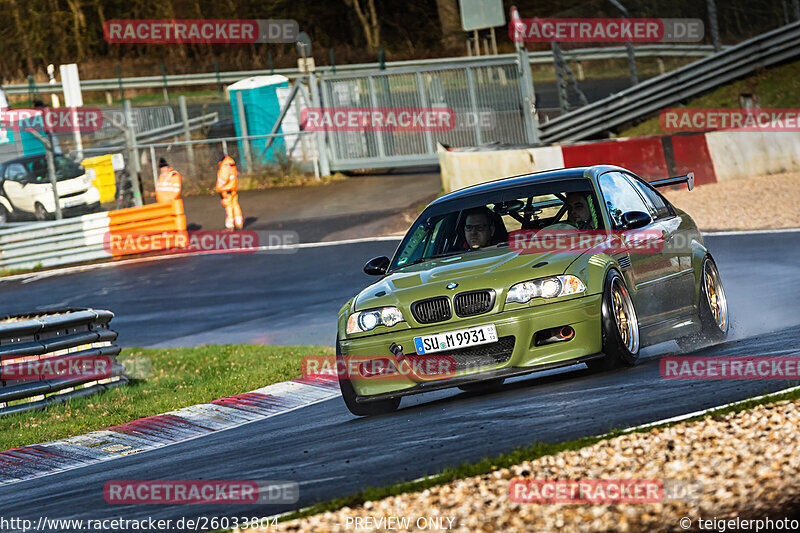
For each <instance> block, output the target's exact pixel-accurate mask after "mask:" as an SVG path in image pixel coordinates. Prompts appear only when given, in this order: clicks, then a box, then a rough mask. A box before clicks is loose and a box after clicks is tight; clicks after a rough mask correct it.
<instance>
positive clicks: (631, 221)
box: [622, 211, 653, 229]
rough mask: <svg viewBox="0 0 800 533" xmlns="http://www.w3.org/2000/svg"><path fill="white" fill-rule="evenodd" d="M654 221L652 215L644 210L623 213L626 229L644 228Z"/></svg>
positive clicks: (623, 223)
mask: <svg viewBox="0 0 800 533" xmlns="http://www.w3.org/2000/svg"><path fill="white" fill-rule="evenodd" d="M652 221H653V219H652V217H651V216H650V215H648V214H647V213H645V212H644V211H628V212H627V213H625V214H624V215H622V225H623V227H624V228H625V229H636V228H642V227H644V226H646V225H648V224H650V223H651V222H652Z"/></svg>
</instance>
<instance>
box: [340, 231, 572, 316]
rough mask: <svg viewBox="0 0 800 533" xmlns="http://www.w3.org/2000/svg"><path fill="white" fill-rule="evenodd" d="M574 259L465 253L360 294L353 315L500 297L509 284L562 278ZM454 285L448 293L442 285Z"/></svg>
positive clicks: (558, 254) (502, 251) (552, 255)
mask: <svg viewBox="0 0 800 533" xmlns="http://www.w3.org/2000/svg"><path fill="white" fill-rule="evenodd" d="M580 255H581V254H580V253H565V252H543V253H518V252H513V251H510V250H509V249H508V248H506V247H503V248H499V249H498V248H493V249H487V250H479V251H471V252H465V253H463V254H457V255H450V256H447V257H441V258H438V259H432V260H430V261H426V262H424V263H419V264H417V265H411V266H409V267H406V268H402V269H400V270H398V271H396V272H394V273H392V274H389V275H387V276H386V277H384V278H383V279H382V280H380V281H379V282H377V283H374V284H372V285H370V286H369V287H367V288H366V289H364V290H363V291H361V292H360V293H359V294H358V296H356V299H355V301H354V308H353V309H354V310H356V311H361V310H364V309H370V308H373V307H381V306H386V305H394V306H398V307H401V308H407V307H408V305H410V304H411V302H414V301H416V300H419V299H421V298H430V297H433V296H439V295H450V294H455V293H459V292H464V291H469V290H476V289H487V288H491V289H494V290H495V292H497V293H498V296H499V295H500V294H501V293H504V292H505V291H506V290H508V288H509V287H510V286H511V285H513V284H514V283H519V282H520V281H526V280H529V279H536V278H541V277H546V276H555V275H559V274H563V273H564V272H565V271H566V269H567V267H568V266H569V265H570V264H571V263H572V262H573V261H575V259H576V258H577V257H578V256H580ZM452 283H456V284H458V285H457V286H456V287H454V288H453V289H452V290H448V289H447V285H448V284H452Z"/></svg>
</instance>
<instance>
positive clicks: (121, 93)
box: [117, 65, 125, 102]
mask: <svg viewBox="0 0 800 533" xmlns="http://www.w3.org/2000/svg"><path fill="white" fill-rule="evenodd" d="M117 80H119V99H120V100H122V101H123V102H124V101H125V89H124V88H123V87H122V69H121V68H120V67H119V65H117Z"/></svg>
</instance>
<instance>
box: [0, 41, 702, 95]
mask: <svg viewBox="0 0 800 533" xmlns="http://www.w3.org/2000/svg"><path fill="white" fill-rule="evenodd" d="M563 53H564V57H565V58H566V59H568V60H570V61H593V60H603V59H624V58H627V57H628V56H627V53H626V50H625V47H624V46H608V47H598V48H575V49H572V50H564V51H563ZM634 53H635V55H636V57H705V56H708V55H711V54H713V53H714V47H713V46H711V45H678V44H645V45H636V46H635V47H634ZM528 54H529V56H530V61H531V64H546V63H552V62H553V53H552V52H550V51H544V52H529V53H528ZM514 57H516V54H500V55H496V56H478V57H446V58H440V59H413V60H408V61H392V62H388V63H385V64H384V66H385V68H386V69H393V68H398V67H421V66H426V65H444V64H453V65H455V66H458V65H459V64H461V63H462V62H469V61H476V60H480V59H482V58H489V59H497V58H501V59H509V58H514ZM380 68H381V64H380V63H356V64H352V65H337V66H336V67H331V66H317V68H316V72H317V73H318V74H325V75H328V74H332V73H334V72H336V73H339V72H354V71H369V70H378V69H380ZM269 74H282V75H284V76H286V77H288V78H298V77H301V76H304V75H305V74H304V73H302V72H300V71H298V70H297V69H294V68H279V69H260V70H240V71H231V72H220V73H216V72H205V73H198V74H171V75H167V76H166V77H165V76H141V77H136V78H122V79H121V80H120V79H119V78H105V79H98V80H81V90H82V91H113V90H118V89H119V86H120V82H121V83H122V86H123V87H124V88H126V89H152V88H159V87H164V84H165V79H166V85H167V86H169V87H188V86H193V85H214V84H216V83H218V82H219V83H233V82H236V81H239V80H242V79H245V78H250V77H252V76H266V75H269ZM2 88H3V91H5V92H6V94H28V93H29V92H30V91H31V90H33V89H35V90H36V91H38V92H40V93H54V92H55V93H60V92H63V88H62V87H61V84H60V83H53V84H50V83H43V84H34V85H33V86H31V85H28V84H27V83H20V84H13V85H4V86H3V87H2Z"/></svg>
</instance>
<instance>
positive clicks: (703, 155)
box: [439, 131, 800, 192]
mask: <svg viewBox="0 0 800 533" xmlns="http://www.w3.org/2000/svg"><path fill="white" fill-rule="evenodd" d="M439 163H440V165H441V172H442V184H443V185H444V190H445V191H448V192H449V191H454V190H456V189H460V188H463V187H467V186H470V185H475V184H477V183H483V182H486V181H491V180H495V179H500V178H505V177H509V176H516V175H519V174H524V173H528V172H537V171H542V170H551V169H556V168H565V167H578V166H589V165H599V164H612V165H618V166H621V167H624V168H627V169H630V170H632V171H633V172H635V173H636V174H638V175H640V176H642V177H643V178H645V179H646V180H654V179H659V178H665V177H667V176H679V175H682V174H686V173H687V172H690V171H691V172H694V173H695V184H696V185H705V184H708V183H715V182H717V181H727V180H734V179H746V178H748V177H751V176H759V175H765V174H776V173H780V172H800V132H742V131H716V132H711V133H691V134H680V135H654V136H648V137H633V138H622V139H611V140H607V141H592V142H583V143H574V144H564V145H553V146H545V147H540V148H518V149H510V150H487V151H479V150H469V151H446V150H444V149H442V148H440V151H439Z"/></svg>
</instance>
